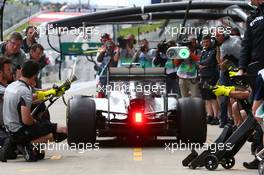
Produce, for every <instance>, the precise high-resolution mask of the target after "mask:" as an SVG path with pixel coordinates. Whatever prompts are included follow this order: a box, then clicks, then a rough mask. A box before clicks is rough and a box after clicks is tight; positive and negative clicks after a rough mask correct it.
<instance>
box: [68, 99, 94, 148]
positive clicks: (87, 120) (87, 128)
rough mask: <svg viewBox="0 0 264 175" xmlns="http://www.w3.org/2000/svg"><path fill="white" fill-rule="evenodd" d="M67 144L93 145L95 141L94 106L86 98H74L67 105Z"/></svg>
mask: <svg viewBox="0 0 264 175" xmlns="http://www.w3.org/2000/svg"><path fill="white" fill-rule="evenodd" d="M67 127H68V144H69V145H72V144H94V143H95V141H96V106H95V102H94V100H93V99H91V98H89V97H87V96H75V97H73V98H71V99H69V100H68V105H67Z"/></svg>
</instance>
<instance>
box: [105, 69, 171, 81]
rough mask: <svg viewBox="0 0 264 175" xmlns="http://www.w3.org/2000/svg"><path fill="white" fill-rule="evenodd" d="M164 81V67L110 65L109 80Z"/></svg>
mask: <svg viewBox="0 0 264 175" xmlns="http://www.w3.org/2000/svg"><path fill="white" fill-rule="evenodd" d="M140 80H141V81H144V80H145V81H165V80H166V69H165V68H162V67H153V68H139V67H119V68H117V67H110V68H109V82H111V81H140Z"/></svg>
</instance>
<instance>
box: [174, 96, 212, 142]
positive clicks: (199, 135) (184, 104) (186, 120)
mask: <svg viewBox="0 0 264 175" xmlns="http://www.w3.org/2000/svg"><path fill="white" fill-rule="evenodd" d="M177 118H178V121H177V123H178V128H179V135H178V136H179V139H180V140H181V141H182V142H186V143H189V142H190V143H201V144H202V143H204V142H205V141H206V134H207V124H206V113H205V106H204V103H203V101H202V99H201V98H181V99H179V101H178V112H177Z"/></svg>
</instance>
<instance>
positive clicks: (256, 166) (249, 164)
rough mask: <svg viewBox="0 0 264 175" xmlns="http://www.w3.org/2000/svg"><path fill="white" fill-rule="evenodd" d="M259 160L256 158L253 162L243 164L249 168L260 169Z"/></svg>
mask: <svg viewBox="0 0 264 175" xmlns="http://www.w3.org/2000/svg"><path fill="white" fill-rule="evenodd" d="M258 164H259V160H258V159H257V158H255V159H254V160H253V161H252V162H244V163H243V166H244V167H245V168H247V169H258Z"/></svg>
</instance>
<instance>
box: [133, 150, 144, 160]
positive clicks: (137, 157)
mask: <svg viewBox="0 0 264 175" xmlns="http://www.w3.org/2000/svg"><path fill="white" fill-rule="evenodd" d="M133 160H134V161H142V160H143V154H142V148H134V151H133Z"/></svg>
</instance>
